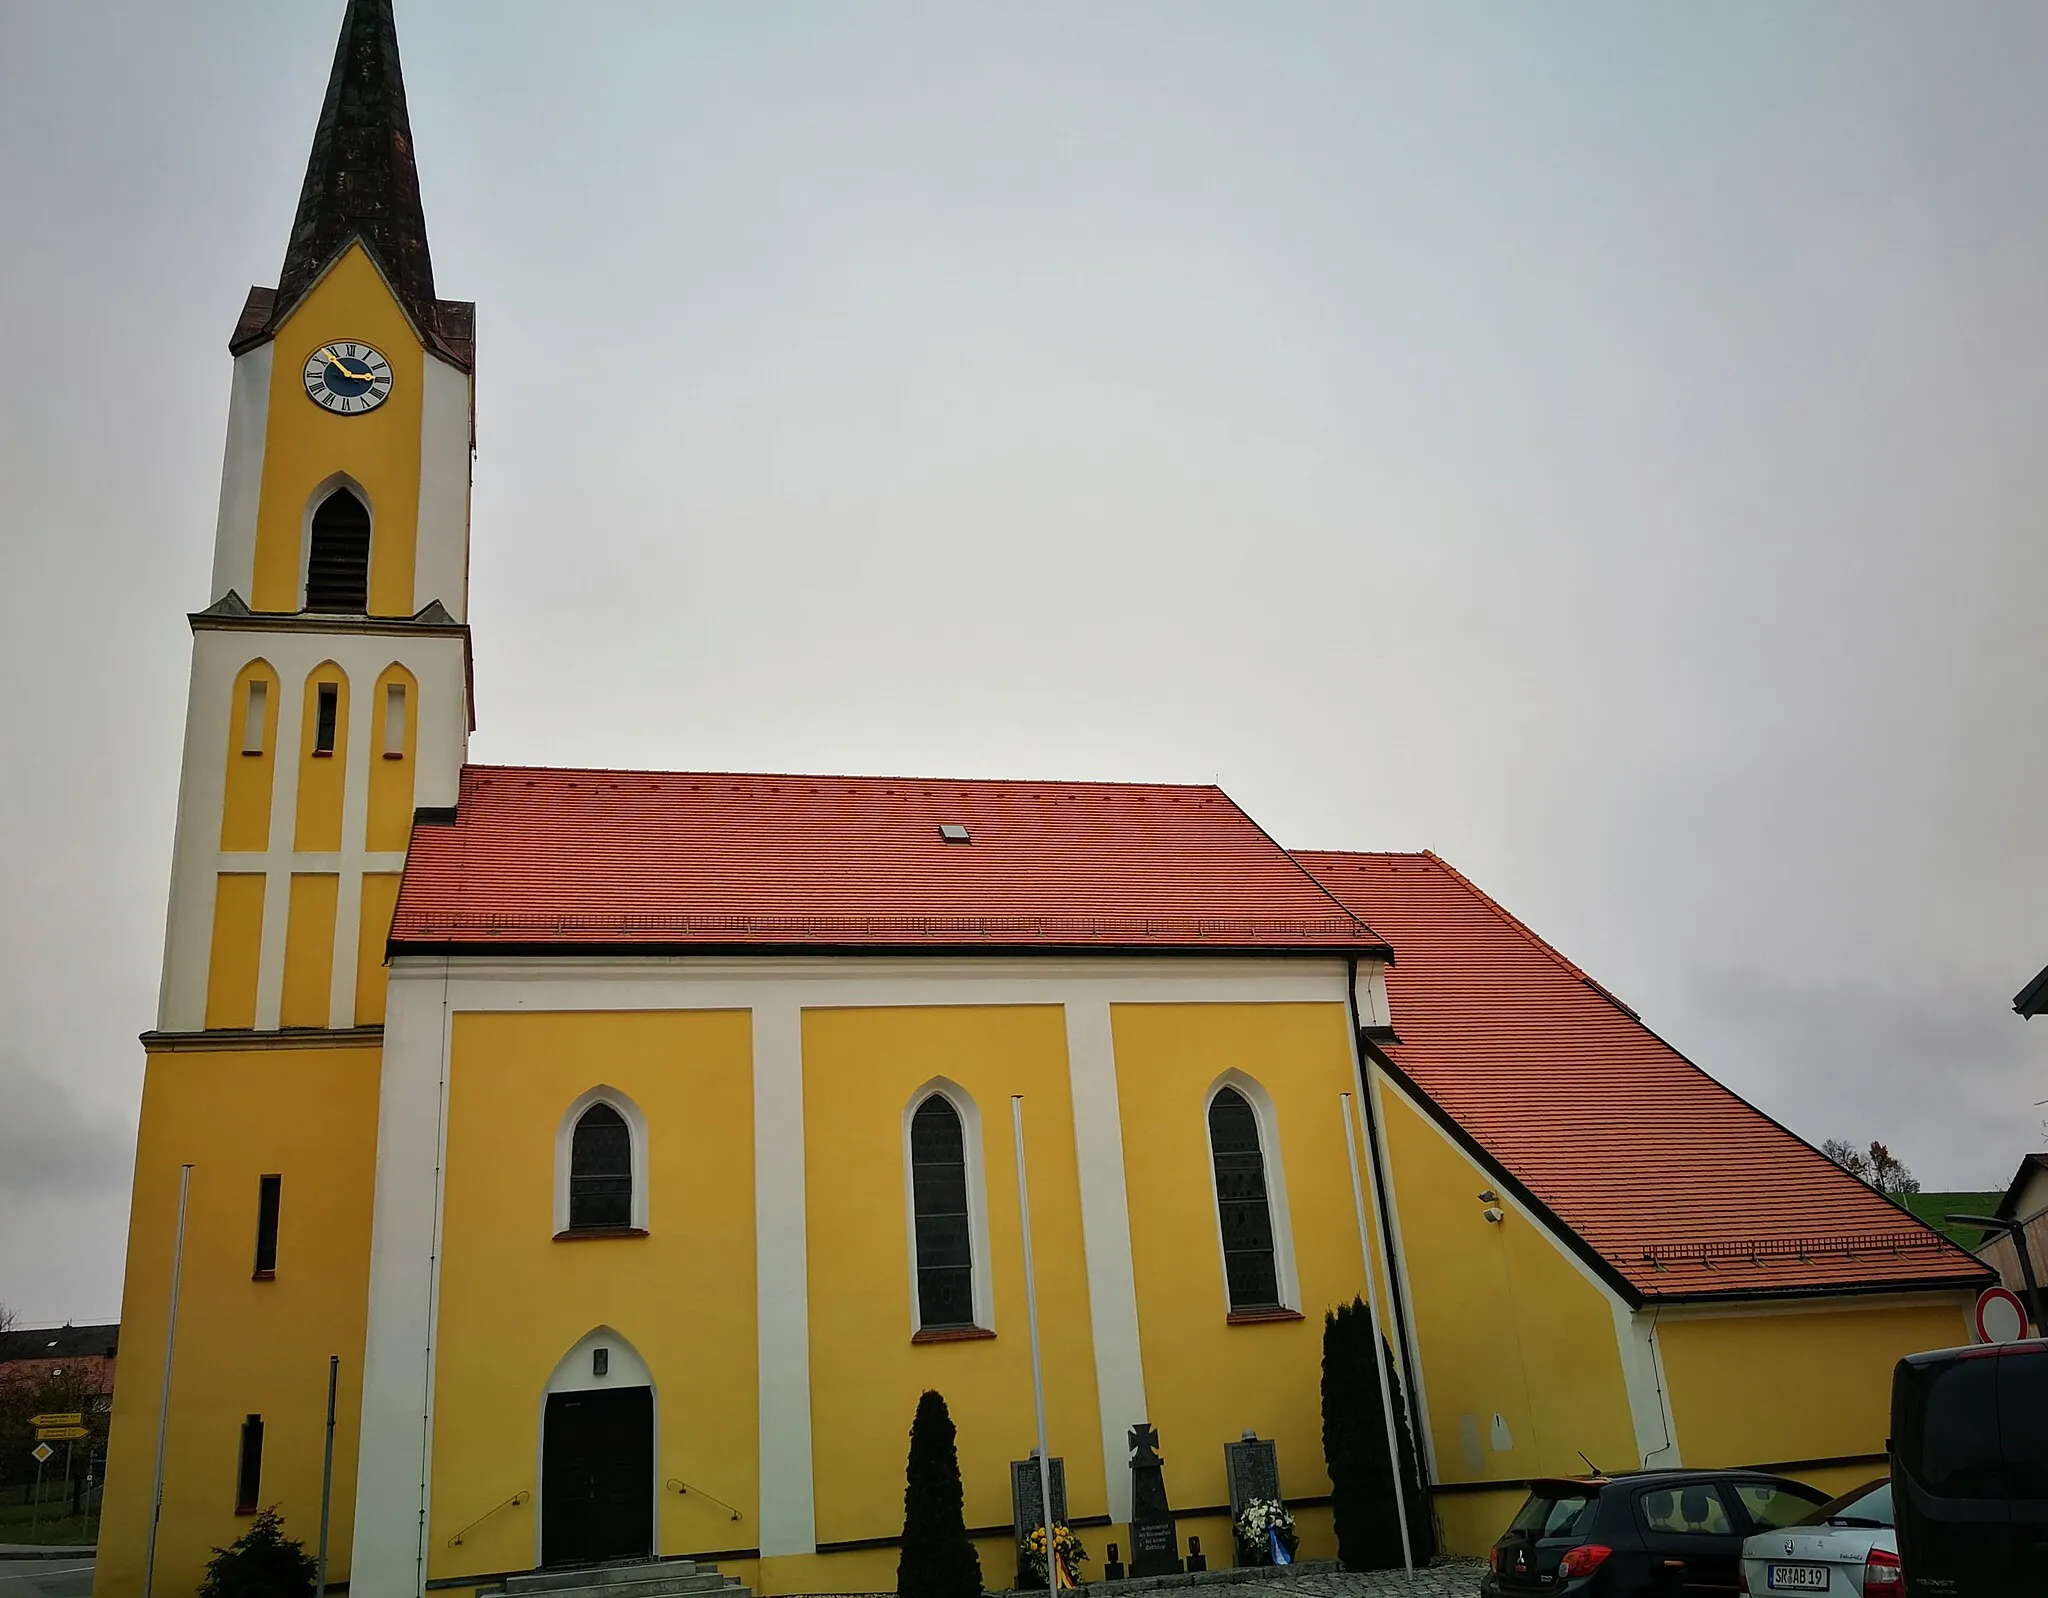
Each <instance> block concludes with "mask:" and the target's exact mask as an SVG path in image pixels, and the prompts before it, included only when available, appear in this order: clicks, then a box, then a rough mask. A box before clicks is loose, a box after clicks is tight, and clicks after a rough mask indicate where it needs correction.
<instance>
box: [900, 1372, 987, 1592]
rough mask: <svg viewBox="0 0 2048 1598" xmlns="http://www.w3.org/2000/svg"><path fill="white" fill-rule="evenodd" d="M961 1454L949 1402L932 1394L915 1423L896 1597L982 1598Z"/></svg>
mask: <svg viewBox="0 0 2048 1598" xmlns="http://www.w3.org/2000/svg"><path fill="white" fill-rule="evenodd" d="M960 1506H961V1496H960V1452H959V1449H958V1448H957V1446H956V1445H955V1433H954V1430H953V1417H952V1415H950V1414H949V1413H948V1412H947V1410H946V1401H945V1399H943V1398H941V1397H940V1396H939V1395H938V1394H937V1393H932V1392H927V1393H926V1394H925V1395H924V1396H923V1397H922V1398H920V1399H918V1401H917V1418H916V1419H915V1420H913V1421H912V1422H911V1423H910V1462H909V1465H908V1466H907V1467H906V1469H905V1472H904V1483H903V1551H902V1555H901V1557H900V1558H899V1559H898V1560H897V1561H896V1594H897V1598H981V1556H980V1555H979V1554H977V1553H976V1552H975V1551H974V1544H973V1543H972V1542H970V1541H968V1538H967V1522H966V1521H965V1520H964V1519H963V1518H962V1515H961V1507H960Z"/></svg>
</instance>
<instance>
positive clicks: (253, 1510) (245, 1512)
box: [235, 1504, 256, 1515]
mask: <svg viewBox="0 0 2048 1598" xmlns="http://www.w3.org/2000/svg"><path fill="white" fill-rule="evenodd" d="M235 1513H236V1514H238V1515H253V1514H255V1513H256V1506H255V1505H254V1504H251V1505H250V1506H249V1507H248V1508H247V1509H244V1508H243V1507H242V1506H241V1505H240V1504H237V1505H235Z"/></svg>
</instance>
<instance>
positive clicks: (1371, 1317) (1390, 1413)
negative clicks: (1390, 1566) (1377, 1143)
mask: <svg viewBox="0 0 2048 1598" xmlns="http://www.w3.org/2000/svg"><path fill="white" fill-rule="evenodd" d="M1337 1111H1338V1113H1339V1114H1340V1115H1342V1116H1343V1117H1344V1152H1345V1154H1347V1155H1348V1156H1349V1157H1350V1160H1351V1205H1352V1208H1353V1209H1355V1210H1356V1211H1357V1212H1358V1252H1359V1254H1360V1255H1361V1256H1362V1257H1363V1258H1364V1260H1365V1314H1366V1319H1367V1320H1368V1321H1369V1322H1370V1323H1371V1325H1372V1368H1373V1369H1374V1370H1375V1371H1377V1372H1378V1373H1379V1378H1380V1410H1381V1412H1382V1413H1383V1414H1384V1415H1385V1416H1386V1421H1387V1470H1388V1473H1389V1474H1390V1475H1392V1477H1393V1478H1394V1513H1395V1514H1397V1515H1399V1516H1400V1518H1401V1563H1402V1564H1403V1565H1405V1566H1406V1567H1407V1569H1408V1574H1409V1575H1411V1576H1413V1575H1414V1574H1415V1549H1414V1547H1413V1546H1412V1545H1411V1544H1410V1543H1409V1540H1408V1494H1407V1490H1406V1489H1405V1488H1404V1487H1403V1485H1402V1482H1401V1474H1402V1472H1401V1447H1400V1444H1399V1443H1398V1442H1397V1441H1396V1440H1395V1434H1394V1399H1393V1395H1392V1394H1391V1393H1389V1392H1388V1391H1387V1359H1386V1354H1385V1353H1384V1351H1383V1350H1382V1349H1381V1346H1380V1309H1379V1288H1378V1287H1377V1286H1375V1285H1374V1282H1373V1274H1372V1235H1371V1233H1369V1232H1368V1231H1367V1230H1366V1225H1365V1188H1364V1186H1363V1185H1362V1184H1361V1183H1360V1182H1359V1180H1358V1137H1357V1134H1356V1133H1354V1132H1353V1131H1352V1129H1351V1095H1350V1094H1348V1093H1340V1094H1338V1095H1337Z"/></svg>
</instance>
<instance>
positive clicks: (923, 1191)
mask: <svg viewBox="0 0 2048 1598" xmlns="http://www.w3.org/2000/svg"><path fill="white" fill-rule="evenodd" d="M910 1190H911V1192H910V1202H911V1211H912V1214H913V1216H914V1217H915V1219H916V1223H917V1320H918V1327H919V1329H920V1330H922V1331H933V1330H937V1329H939V1328H942V1327H950V1326H972V1325H973V1324H974V1247H973V1243H972V1241H971V1239H972V1236H973V1232H972V1226H971V1223H970V1221H969V1219H968V1214H967V1148H966V1139H965V1136H964V1134H963V1132H962V1130H961V1126H960V1112H959V1111H958V1110H956V1109H954V1108H953V1106H952V1105H951V1104H950V1103H948V1102H947V1100H946V1099H945V1098H943V1097H942V1096H941V1095H939V1094H936V1093H934V1094H933V1095H932V1096H931V1097H930V1098H928V1099H926V1100H925V1101H924V1103H922V1104H920V1105H919V1106H918V1107H917V1113H916V1114H914V1115H913V1116H911V1118H910Z"/></svg>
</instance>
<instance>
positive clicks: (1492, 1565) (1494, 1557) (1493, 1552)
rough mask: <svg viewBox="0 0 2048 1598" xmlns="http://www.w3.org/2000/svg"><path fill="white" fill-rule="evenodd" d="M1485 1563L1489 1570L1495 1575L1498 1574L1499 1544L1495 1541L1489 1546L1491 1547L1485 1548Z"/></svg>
mask: <svg viewBox="0 0 2048 1598" xmlns="http://www.w3.org/2000/svg"><path fill="white" fill-rule="evenodd" d="M1486 1565H1487V1568H1488V1569H1489V1570H1491V1571H1492V1572H1493V1573H1494V1574H1495V1575H1496V1576H1498V1575H1499V1574H1500V1545H1499V1544H1497V1543H1496V1544H1495V1545H1494V1546H1493V1547H1491V1548H1489V1549H1487V1550H1486Z"/></svg>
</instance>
